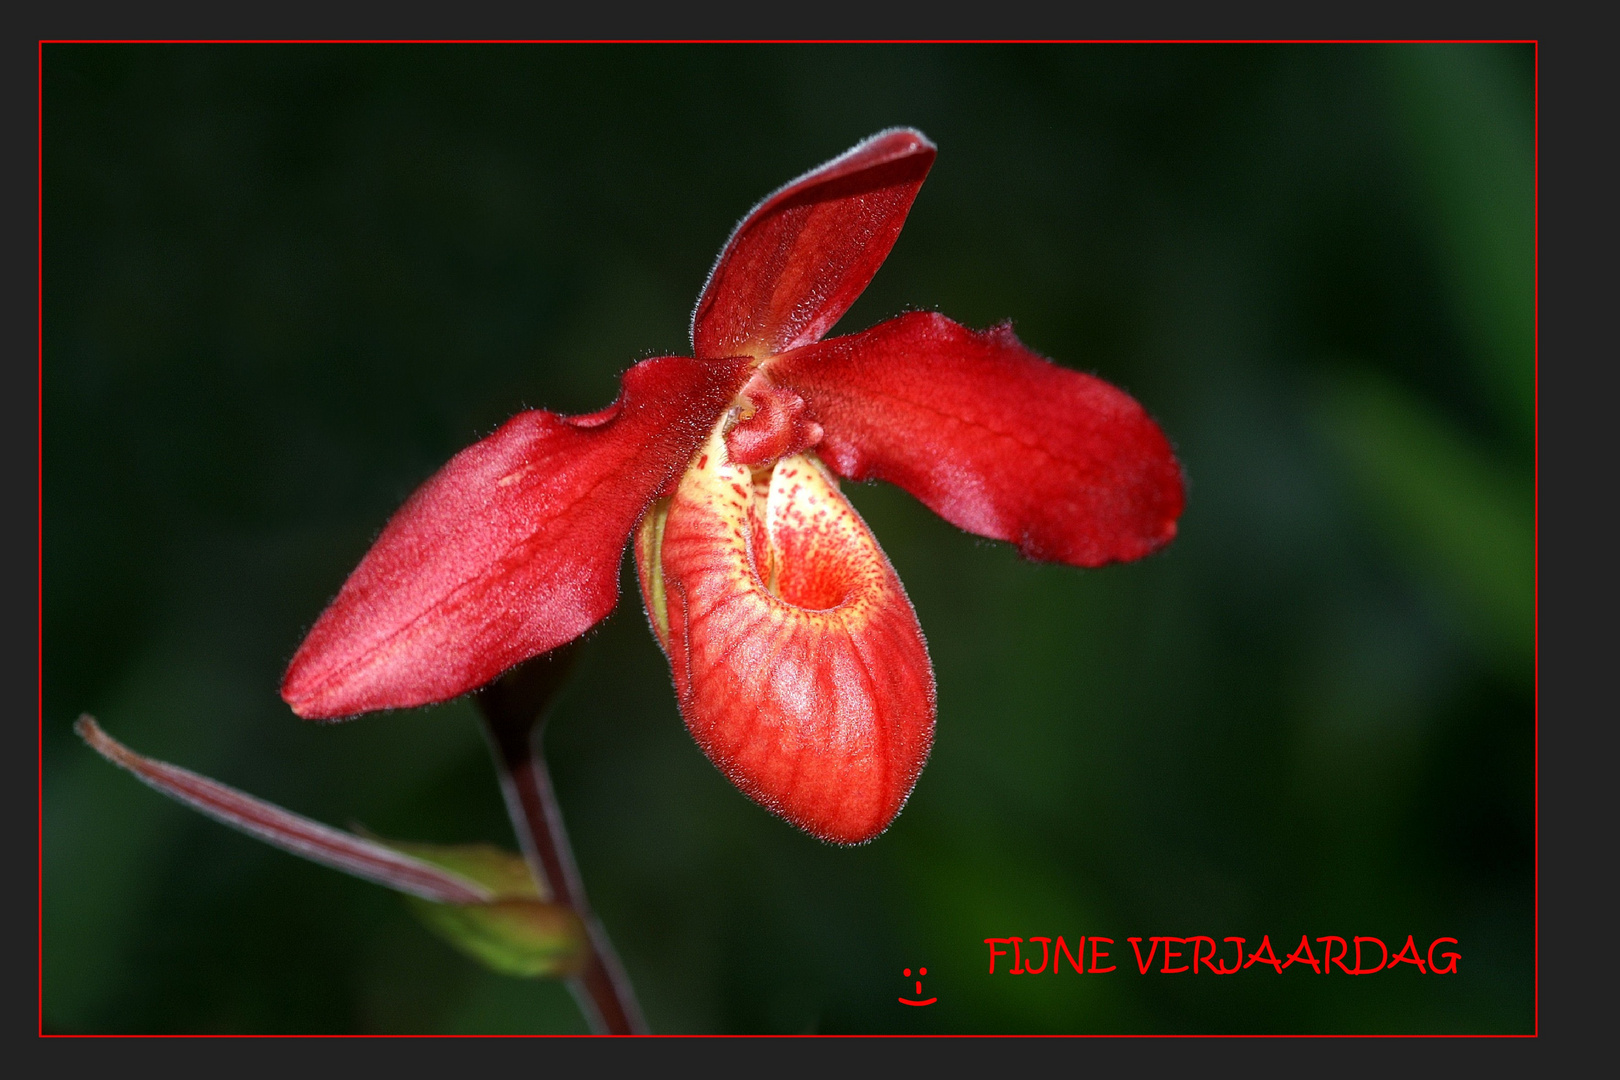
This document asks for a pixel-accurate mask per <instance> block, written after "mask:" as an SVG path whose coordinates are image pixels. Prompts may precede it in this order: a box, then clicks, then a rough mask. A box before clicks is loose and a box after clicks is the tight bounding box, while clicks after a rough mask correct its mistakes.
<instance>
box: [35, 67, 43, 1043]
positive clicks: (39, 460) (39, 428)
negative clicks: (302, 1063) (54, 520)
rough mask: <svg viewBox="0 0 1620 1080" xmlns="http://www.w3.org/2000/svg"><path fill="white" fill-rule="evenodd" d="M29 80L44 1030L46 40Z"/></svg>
mask: <svg viewBox="0 0 1620 1080" xmlns="http://www.w3.org/2000/svg"><path fill="white" fill-rule="evenodd" d="M34 81H35V86H36V89H37V94H38V96H37V98H36V100H35V103H34V104H35V109H36V116H37V120H38V124H39V127H38V129H37V130H36V132H35V135H36V138H37V154H38V156H37V157H36V158H35V161H34V167H35V182H36V184H37V187H36V189H35V212H36V214H37V218H36V221H35V227H36V231H35V234H34V235H35V241H36V252H35V258H36V260H37V261H36V264H35V265H36V270H37V273H38V278H37V279H36V282H35V285H36V291H35V304H36V317H37V318H38V320H39V322H38V324H37V333H36V342H35V354H34V479H35V483H36V485H37V486H36V487H35V489H34V496H35V501H36V506H37V509H38V513H39V517H38V519H37V521H36V523H35V527H36V530H37V531H36V542H37V544H38V547H37V548H36V554H37V558H36V560H35V566H34V570H35V577H36V581H35V586H36V591H35V593H34V606H35V612H34V619H35V633H36V634H37V635H38V636H37V637H36V638H35V647H34V665H35V677H36V679H37V680H38V681H37V682H36V683H35V689H36V691H37V702H36V704H37V708H38V714H39V722H38V723H37V724H36V725H35V727H34V739H35V762H34V764H35V769H36V772H37V774H38V783H39V786H38V787H37V788H36V789H35V791H36V793H37V799H36V805H35V811H36V814H35V826H36V828H37V830H38V833H39V877H38V879H37V880H36V886H37V889H38V893H39V906H38V908H37V909H36V913H37V920H36V925H35V933H36V935H37V937H38V944H39V953H38V956H37V958H36V971H35V978H36V980H37V983H38V985H37V990H38V997H37V1004H36V1008H37V1010H38V1013H39V1017H38V1018H39V1030H40V1031H41V1032H42V1033H43V1032H44V1030H45V44H44V42H41V43H40V45H39V47H38V49H37V63H36V66H35V71H34Z"/></svg>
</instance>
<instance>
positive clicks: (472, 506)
mask: <svg viewBox="0 0 1620 1080" xmlns="http://www.w3.org/2000/svg"><path fill="white" fill-rule="evenodd" d="M745 368H746V362H744V361H740V360H739V361H732V362H729V363H724V364H714V363H703V362H699V361H697V360H692V359H687V358H683V357H664V358H661V359H655V360H646V361H643V362H642V363H640V364H637V365H636V366H635V367H633V368H631V369H630V370H629V371H628V372H626V373H625V376H624V380H623V384H622V389H621V391H620V394H619V398H618V400H617V401H615V402H614V403H613V405H612V406H610V407H609V408H607V409H605V410H603V411H602V412H599V413H593V414H591V415H589V416H578V417H564V416H558V415H556V414H555V413H549V412H526V413H522V414H520V415H518V416H515V417H513V418H512V419H511V420H509V421H507V423H506V424H505V425H503V426H502V427H501V428H500V430H498V431H496V432H495V434H493V435H491V436H490V437H489V438H487V439H485V440H483V441H482V442H479V443H476V444H474V445H473V446H470V447H468V448H467V449H466V450H463V451H462V452H461V453H459V454H457V455H456V456H455V457H454V458H452V459H451V460H450V462H449V463H448V464H447V465H445V467H444V468H442V469H440V470H439V472H438V473H436V474H435V475H434V476H433V477H432V478H431V479H429V480H428V481H427V483H425V484H423V485H422V487H421V488H419V489H418V490H417V492H416V493H415V494H414V495H412V496H411V498H410V499H409V501H407V502H406V503H405V505H404V506H403V507H401V508H400V510H399V512H398V513H396V514H395V515H394V517H393V520H391V521H390V522H389V523H388V526H387V528H385V529H384V530H383V532H382V535H381V536H380V537H378V538H377V542H376V544H374V545H373V546H372V548H371V550H370V551H369V552H367V553H366V556H365V558H364V559H362V560H361V562H360V565H359V566H358V567H356V568H355V570H354V573H352V574H351V575H350V576H349V580H348V581H346V582H345V583H344V585H343V589H342V591H340V592H339V593H338V595H337V599H335V600H333V601H332V604H331V606H330V607H328V608H327V609H326V611H325V612H323V613H322V615H321V617H320V619H318V620H317V621H316V623H315V626H314V628H313V629H311V630H310V632H309V636H308V637H307V638H306V639H305V640H304V643H303V645H301V646H300V647H299V649H298V652H297V654H296V655H295V656H294V657H293V660H292V664H291V665H290V666H289V667H288V669H287V675H286V678H285V679H284V680H283V682H282V686H281V694H282V697H283V698H285V699H286V701H287V703H288V704H289V705H291V706H292V707H293V711H294V712H296V713H298V715H300V716H303V717H306V718H310V719H331V718H336V717H341V716H348V715H352V714H354V713H361V712H368V711H370V710H373V709H387V708H402V707H405V706H410V705H422V704H426V703H428V702H433V701H443V700H446V699H447V698H452V697H455V696H456V695H457V694H461V693H465V692H466V691H468V690H472V689H474V688H475V687H478V686H480V685H482V684H483V683H486V682H488V681H489V680H490V679H493V678H494V677H495V676H497V675H499V674H500V673H501V672H502V671H504V670H506V669H507V668H509V667H511V666H512V665H514V664H517V663H520V662H521V661H523V660H526V659H528V658H529V657H531V656H535V655H537V654H539V653H542V652H545V651H546V650H548V649H553V648H556V647H557V646H558V645H561V644H563V643H565V642H567V641H570V640H572V639H573V638H575V637H578V636H579V635H580V634H582V633H584V632H585V631H586V630H588V629H589V628H590V627H591V626H592V625H594V624H595V623H596V622H597V621H598V620H600V619H601V618H602V617H603V616H605V615H606V614H607V613H608V612H609V611H611V610H612V609H613V605H614V604H615V603H617V601H618V593H619V558H620V555H621V553H622V552H623V551H624V544H625V539H626V537H627V536H628V535H629V533H630V530H631V528H632V527H634V525H635V522H636V520H637V519H638V518H639V517H640V516H641V515H642V513H643V511H645V510H646V508H647V504H648V503H650V502H651V501H652V499H653V498H654V497H655V496H656V495H658V494H659V493H660V492H661V491H662V490H663V489H664V488H665V487H667V486H668V485H669V484H670V482H671V481H672V480H673V478H674V477H675V475H676V474H677V473H678V471H679V470H680V468H681V467H682V466H683V465H685V464H686V462H687V461H688V460H689V459H690V458H691V455H692V452H693V450H694V449H696V447H697V446H698V444H699V443H701V442H702V441H703V438H704V435H705V434H706V433H707V432H708V431H709V430H710V428H711V427H712V426H713V425H714V423H715V420H716V418H717V417H718V416H719V415H720V414H721V413H722V412H723V411H724V409H725V408H726V406H727V404H728V403H729V402H730V401H731V398H732V396H733V395H734V394H735V393H736V391H737V389H738V387H739V386H740V385H741V384H742V382H743V381H744V380H745V378H746V371H745Z"/></svg>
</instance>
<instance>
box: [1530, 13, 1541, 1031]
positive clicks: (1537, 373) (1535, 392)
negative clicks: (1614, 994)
mask: <svg viewBox="0 0 1620 1080" xmlns="http://www.w3.org/2000/svg"><path fill="white" fill-rule="evenodd" d="M1535 57H1536V65H1535V121H1534V123H1535V135H1534V137H1535V178H1534V184H1533V191H1534V195H1533V199H1532V201H1533V202H1534V203H1535V215H1536V216H1535V241H1534V243H1535V263H1536V269H1535V315H1534V321H1533V323H1532V326H1533V331H1532V332H1533V333H1534V335H1535V362H1534V364H1533V367H1532V370H1533V372H1534V376H1533V378H1532V380H1531V397H1530V400H1531V407H1532V409H1533V411H1534V413H1535V415H1534V417H1533V418H1532V420H1533V426H1532V428H1531V432H1532V435H1531V438H1532V440H1533V441H1534V444H1535V460H1534V463H1533V465H1532V466H1531V470H1532V495H1531V498H1532V500H1533V506H1534V510H1533V513H1534V521H1535V526H1534V533H1533V535H1534V538H1535V540H1534V548H1533V551H1534V552H1535V579H1534V587H1533V590H1532V591H1533V594H1534V596H1535V607H1534V613H1535V614H1534V626H1533V630H1532V633H1533V635H1534V636H1533V642H1534V652H1533V656H1534V674H1533V675H1532V679H1531V693H1532V694H1534V695H1535V733H1536V734H1535V749H1534V751H1533V753H1532V761H1533V765H1532V770H1533V771H1534V774H1535V777H1534V779H1535V796H1534V798H1535V847H1534V851H1535V855H1534V858H1533V861H1534V863H1535V899H1534V901H1533V905H1532V910H1533V912H1534V915H1533V921H1534V923H1535V926H1534V931H1533V933H1534V938H1533V942H1534V944H1533V945H1532V948H1531V952H1532V953H1533V955H1534V956H1535V963H1534V968H1535V974H1534V987H1535V989H1534V991H1533V992H1532V996H1533V997H1534V998H1535V1006H1534V1008H1535V1021H1534V1025H1533V1026H1534V1029H1535V1032H1536V1034H1537V1035H1540V1034H1541V47H1540V46H1539V45H1537V46H1535Z"/></svg>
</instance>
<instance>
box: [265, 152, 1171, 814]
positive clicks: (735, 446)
mask: <svg viewBox="0 0 1620 1080" xmlns="http://www.w3.org/2000/svg"><path fill="white" fill-rule="evenodd" d="M934 155H935V149H934V145H933V144H932V143H931V142H929V141H928V139H926V138H925V137H924V136H923V135H922V134H921V133H920V132H918V131H915V130H912V129H909V128H899V129H894V130H890V131H885V132H881V133H880V134H878V135H875V136H873V137H872V138H870V139H867V140H866V141H865V142H862V143H861V144H860V145H858V146H856V147H854V148H853V149H851V150H850V151H848V152H847V153H845V154H843V155H841V156H840V157H837V158H835V159H833V160H832V161H829V162H827V163H826V164H825V165H822V166H820V167H819V168H817V169H814V170H812V171H811V172H809V173H807V174H805V175H804V176H802V177H800V178H799V179H797V180H794V181H793V182H792V183H790V184H788V185H787V186H786V187H784V188H782V189H780V190H779V191H777V192H775V193H774V194H772V195H771V196H769V197H768V198H767V199H765V201H764V202H762V203H760V204H759V205H758V206H757V207H755V208H754V209H753V211H751V212H750V213H749V214H748V216H747V217H745V218H744V219H743V221H742V223H741V224H740V225H738V226H737V229H736V231H735V232H733V233H732V235H731V239H730V240H729V241H727V243H726V246H725V248H724V249H723V250H722V251H721V253H720V258H719V260H718V261H717V262H716V263H715V265H714V269H713V270H712V271H711V272H710V274H709V280H708V282H707V284H706V285H705V286H704V289H703V293H702V295H701V296H700V297H699V299H698V303H697V309H696V311H695V312H694V314H693V316H692V349H693V353H694V356H693V357H690V358H689V357H661V358H657V359H652V360H645V361H643V362H642V363H639V364H637V365H636V366H635V367H633V368H631V369H630V370H629V371H628V372H626V373H625V375H624V378H623V383H622V389H621V391H620V394H619V397H618V400H617V401H615V402H614V403H613V404H612V405H611V406H609V407H608V408H607V409H604V410H603V411H601V412H598V413H592V414H590V415H588V416H575V417H564V416H558V415H556V414H555V413H550V412H540V411H532V412H525V413H522V414H520V415H518V416H515V417H513V418H512V419H511V420H509V421H508V422H507V423H506V424H505V425H503V426H502V427H501V428H500V429H499V430H498V431H496V432H495V433H494V434H493V435H491V436H490V437H489V438H487V439H485V440H483V441H482V442H479V443H477V444H475V445H473V446H471V447H469V448H467V449H466V450H463V451H462V452H461V453H460V454H458V455H456V456H455V457H454V458H452V459H451V461H450V462H449V464H447V465H446V466H445V467H444V468H443V469H441V470H440V471H439V472H438V473H437V474H436V475H435V476H433V477H432V478H431V479H429V480H428V481H427V483H425V484H424V485H423V486H422V487H421V489H419V490H418V491H417V492H416V493H415V494H414V495H412V496H411V498H410V499H409V500H408V501H407V502H406V503H405V505H404V506H403V507H402V508H401V509H400V510H399V512H398V513H396V514H395V515H394V517H393V519H392V520H391V521H390V522H389V523H388V525H387V527H386V528H385V529H384V530H383V532H382V535H381V536H380V537H379V538H378V539H377V542H376V544H375V545H374V546H373V547H372V548H371V550H370V551H369V552H368V553H367V554H366V556H365V558H364V559H362V560H361V562H360V565H359V566H358V567H357V568H356V569H355V571H354V573H353V574H351V575H350V577H349V579H348V581H347V582H345V583H344V585H343V588H342V590H341V591H340V592H339V593H338V596H337V598H336V599H335V600H334V601H333V602H332V604H331V606H330V607H328V608H327V609H326V611H325V612H324V613H323V614H322V615H321V617H320V619H319V620H318V621H317V622H316V623H315V626H314V628H313V629H312V630H311V631H310V633H309V636H308V638H307V639H305V641H304V643H303V645H302V646H301V647H300V648H299V650H298V652H297V655H295V656H294V657H293V660H292V664H291V666H290V667H289V668H288V671H287V675H286V679H285V681H284V682H283V684H282V696H283V697H284V698H285V699H286V700H287V702H288V703H289V704H290V705H291V706H292V708H293V710H294V711H295V712H297V713H298V714H299V715H300V716H303V717H306V718H311V719H333V718H338V717H344V716H349V715H352V714H355V713H362V712H367V711H369V710H373V709H385V708H400V707H405V706H412V705H422V704H426V703H429V702H436V701H444V700H446V699H448V698H452V697H455V696H457V695H459V694H462V693H465V692H467V691H469V690H472V689H475V688H476V687H478V686H481V685H482V684H484V683H486V682H488V681H490V680H491V679H493V678H495V677H496V676H497V675H499V674H501V672H503V671H504V670H506V669H508V668H510V667H512V666H513V665H515V664H518V663H520V662H522V661H523V660H526V659H528V658H529V657H532V656H535V655H537V654H539V653H543V652H545V651H547V650H549V649H554V648H556V647H557V646H559V645H562V644H564V643H566V642H568V641H571V640H573V639H574V638H576V637H578V636H579V635H581V634H583V633H584V632H585V631H586V630H588V629H590V627H591V626H593V625H595V624H596V623H597V622H598V621H599V620H601V619H602V618H603V617H604V616H606V615H607V613H608V612H609V611H611V610H612V609H613V606H614V604H615V603H617V601H618V568H619V560H620V558H621V555H622V552H623V549H624V547H625V544H626V542H627V540H628V539H629V537H630V536H631V535H632V534H634V536H635V551H636V568H637V571H638V573H639V576H640V581H641V590H642V596H643V598H644V601H645V604H646V609H647V613H648V618H649V621H650V622H651V624H652V628H653V632H654V634H655V635H656V637H657V639H658V643H659V644H660V645H661V646H662V647H663V649H664V652H665V653H666V655H667V656H668V657H669V661H670V669H671V671H672V672H673V674H674V681H675V689H676V693H677V696H678V699H679V703H680V710H681V715H682V716H683V717H684V719H685V721H686V725H687V728H688V729H689V730H690V731H691V733H692V735H693V737H694V738H695V739H696V740H697V742H698V745H699V746H701V747H702V749H703V751H704V753H705V754H707V755H708V757H709V759H710V760H711V761H713V762H714V763H715V765H717V766H718V767H719V768H720V769H721V770H722V771H723V772H724V773H725V774H726V776H728V777H729V778H730V779H731V781H732V782H733V783H735V784H736V785H737V786H738V787H739V788H740V789H741V790H742V791H743V792H744V793H746V794H747V795H748V796H749V797H750V798H752V799H754V800H755V801H756V802H758V803H760V804H761V805H763V806H765V807H766V808H767V809H769V810H771V811H772V812H773V813H776V814H778V815H780V816H781V817H783V818H785V819H786V820H788V821H789V822H791V823H792V824H794V825H796V826H798V827H799V828H801V829H803V830H805V831H806V832H809V833H811V834H812V835H814V836H817V837H820V838H822V839H824V840H828V841H832V842H834V843H840V844H853V843H860V842H863V841H866V840H870V839H871V838H872V837H874V836H876V835H878V834H879V833H880V832H882V831H883V830H884V829H885V828H887V826H888V825H889V823H890V822H891V821H893V820H894V817H895V815H896V814H898V813H899V812H900V808H901V806H902V805H904V803H905V801H906V798H907V796H908V795H909V794H910V792H911V789H912V787H913V785H914V784H915V783H916V780H917V776H918V773H919V772H920V771H921V769H922V767H923V763H924V761H925V760H926V759H927V757H928V751H929V747H930V745H931V743H932V739H933V728H934V712H935V707H934V677H933V669H932V668H931V666H930V664H929V660H928V651H927V648H926V646H925V645H924V642H923V635H922V630H921V629H920V628H919V626H918V625H917V617H916V614H915V612H913V610H912V607H911V603H910V601H909V600H908V599H907V598H906V594H905V590H904V589H903V588H902V587H901V584H900V581H899V579H898V578H897V577H896V576H895V572H894V569H893V567H891V566H890V565H889V561H888V558H887V557H886V556H885V555H884V554H883V551H882V549H881V548H879V547H878V544H877V541H876V540H875V539H874V538H873V537H872V534H871V533H870V532H869V531H868V530H867V528H866V525H865V523H864V522H863V521H862V520H861V518H860V516H859V515H858V514H857V513H856V512H855V510H854V508H853V507H852V506H850V504H849V503H848V502H847V501H846V500H845V498H844V497H843V495H841V494H840V492H839V487H838V478H839V477H842V478H845V479H849V480H867V479H873V478H876V479H880V480H887V481H890V482H891V483H895V484H898V485H899V486H900V487H902V488H904V489H905V490H907V491H909V492H910V493H911V494H913V495H915V496H916V497H917V498H919V499H921V500H922V501H923V503H924V504H925V505H927V506H928V507H929V508H930V509H932V510H933V511H935V512H936V513H938V514H939V515H940V516H941V517H943V518H945V520H947V521H949V522H951V523H952V524H954V525H957V526H959V527H960V528H963V529H965V530H967V531H969V532H972V533H976V534H978V535H980V536H986V537H990V538H993V539H997V540H1008V541H1012V542H1013V543H1016V544H1017V545H1018V548H1019V550H1020V551H1021V552H1022V553H1023V554H1024V555H1025V556H1027V557H1029V558H1031V559H1042V560H1052V561H1057V562H1064V563H1069V564H1071V565H1075V566H1100V565H1102V564H1104V563H1109V562H1114V561H1123V560H1129V559H1135V558H1138V557H1140V556H1143V555H1146V554H1147V553H1149V552H1151V551H1153V550H1155V549H1156V548H1158V547H1160V546H1162V545H1164V544H1165V543H1167V542H1168V541H1169V540H1170V539H1171V538H1172V537H1173V536H1174V535H1175V531H1176V519H1177V517H1178V516H1179V515H1180V513H1181V508H1182V502H1183V492H1182V480H1181V470H1180V467H1179V466H1178V464H1177V463H1176V459H1175V457H1174V455H1173V453H1172V451H1171V448H1170V444H1169V442H1168V441H1167V440H1166V438H1165V436H1164V434H1163V432H1162V431H1160V429H1159V427H1158V425H1156V424H1155V423H1154V422H1153V420H1152V419H1151V418H1150V417H1149V416H1148V415H1147V413H1146V412H1145V411H1144V410H1143V409H1142V407H1141V406H1140V405H1138V404H1137V403H1136V402H1135V401H1134V400H1133V399H1132V398H1131V397H1130V396H1129V395H1127V394H1126V393H1124V392H1123V391H1121V390H1119V389H1117V388H1115V387H1113V386H1111V385H1109V384H1108V383H1105V382H1103V381H1101V380H1099V379H1096V378H1093V377H1091V376H1089V375H1083V374H1080V373H1079V372H1075V371H1070V370H1067V369H1065V368H1061V367H1058V366H1056V365H1054V364H1052V363H1051V362H1049V361H1047V360H1045V359H1043V358H1042V357H1040V356H1037V355H1036V354H1035V353H1033V352H1031V351H1030V350H1029V349H1027V348H1026V347H1025V346H1024V345H1023V344H1021V343H1020V342H1019V341H1018V339H1017V338H1016V337H1015V336H1014V335H1013V332H1012V330H1011V329H1010V327H1008V326H1005V325H1003V326H998V327H995V328H993V329H991V330H988V331H984V332H975V331H972V330H967V329H965V328H963V327H961V326H959V325H957V324H956V323H954V322H952V321H950V320H949V319H947V318H945V317H944V316H942V315H938V314H934V313H927V312H913V313H910V314H906V315H901V316H899V317H898V318H895V319H891V320H889V321H888V322H884V323H881V324H879V325H878V326H875V327H873V328H871V329H870V330H866V331H863V332H861V333H856V334H850V335H848V336H846V337H838V338H832V339H830V340H822V337H823V335H824V334H826V332H827V331H828V330H829V329H831V327H832V326H833V324H834V323H835V322H837V321H838V318H839V317H840V316H841V315H842V314H843V313H844V312H845V311H846V310H847V309H848V308H849V306H850V305H851V304H852V303H853V302H854V301H855V298H856V297H857V296H859V295H860V293H861V291H862V290H863V289H864V288H865V287H866V285H867V283H868V282H869V281H870V280H871V279H872V275H873V274H875V273H876V272H877V268H878V266H879V265H880V264H881V263H882V262H883V259H884V258H885V257H886V256H887V255H888V253H889V249H890V248H891V247H893V245H894V242H895V239H896V237H897V236H898V234H899V232H900V227H901V225H902V223H903V222H904V221H905V217H906V214H907V212H908V211H909V210H910V208H911V203H912V200H913V199H914V198H915V197H916V194H917V190H918V188H919V187H921V185H922V182H923V178H924V177H925V176H926V175H927V173H928V170H929V167H930V166H931V165H932V164H933V161H934Z"/></svg>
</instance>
